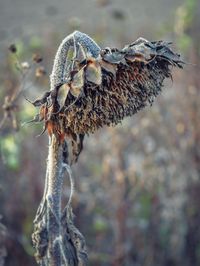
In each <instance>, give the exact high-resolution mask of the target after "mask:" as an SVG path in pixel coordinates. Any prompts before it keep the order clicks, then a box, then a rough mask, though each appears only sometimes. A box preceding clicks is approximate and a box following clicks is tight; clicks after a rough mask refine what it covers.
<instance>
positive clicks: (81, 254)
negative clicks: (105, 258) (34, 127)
mask: <svg viewBox="0 0 200 266" xmlns="http://www.w3.org/2000/svg"><path fill="white" fill-rule="evenodd" d="M66 170H67V172H69V176H70V180H72V174H71V169H70V166H69V165H68V164H67V152H66V143H65V142H64V143H62V144H61V143H59V141H58V139H57V138H56V137H55V135H52V137H51V139H50V144H49V155H48V162H47V174H46V184H45V189H44V196H43V199H42V201H41V204H40V206H39V208H38V211H37V214H36V218H35V220H34V233H33V235H32V239H33V244H34V247H35V248H36V259H37V262H38V263H39V264H40V265H70V266H71V265H73V266H75V265H85V263H86V260H87V253H86V248H85V240H84V238H83V236H82V234H81V233H80V232H79V230H78V229H77V228H76V227H75V226H74V224H73V214H72V209H71V197H72V195H70V198H69V201H68V204H67V206H66V208H65V209H64V210H63V211H62V209H61V196H62V187H63V175H64V172H65V171H66ZM72 184H73V183H72Z"/></svg>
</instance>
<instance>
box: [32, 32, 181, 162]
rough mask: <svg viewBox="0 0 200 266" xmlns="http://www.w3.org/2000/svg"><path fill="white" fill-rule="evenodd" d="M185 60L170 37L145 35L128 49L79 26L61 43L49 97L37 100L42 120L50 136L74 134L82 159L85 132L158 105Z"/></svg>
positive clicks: (73, 141)
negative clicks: (105, 44) (101, 41)
mask: <svg viewBox="0 0 200 266" xmlns="http://www.w3.org/2000/svg"><path fill="white" fill-rule="evenodd" d="M182 65H183V61H181V59H180V55H178V54H176V53H174V52H173V51H172V50H171V49H170V43H167V42H163V41H155V42H149V41H147V40H145V39H143V38H139V39H138V40H136V41H135V42H133V43H131V44H129V45H127V46H125V47H124V48H123V49H117V48H105V49H101V48H100V47H99V46H98V45H97V44H96V43H95V42H94V41H93V40H92V39H91V38H90V37H89V36H87V35H86V34H84V33H81V32H78V31H76V32H74V33H73V34H71V35H69V36H68V37H66V38H65V39H64V40H63V42H62V43H61V45H60V47H59V48H58V51H57V54H56V57H55V61H54V66H53V71H52V74H51V91H50V93H49V94H48V97H47V96H44V97H42V99H40V100H37V101H36V102H37V106H38V103H40V105H41V106H40V119H43V120H44V123H45V130H46V129H47V130H48V133H49V134H50V135H51V134H55V135H56V136H57V137H58V138H59V139H60V140H61V141H62V140H63V139H64V138H68V139H69V138H70V139H71V141H72V146H73V147H74V156H75V157H76V158H75V160H77V157H78V155H79V153H80V147H81V149H82V143H81V142H82V140H83V137H81V138H80V136H84V135H85V134H88V133H93V132H95V131H96V130H97V129H99V128H101V127H103V126H104V125H107V126H112V125H116V124H118V123H119V122H121V121H122V119H123V118H124V117H127V116H132V115H133V114H135V113H137V112H138V111H139V110H140V109H142V108H144V107H145V106H147V105H148V104H152V102H153V101H154V98H155V97H156V96H157V95H158V94H159V93H160V91H161V89H162V86H163V81H164V79H165V78H171V71H172V67H173V66H175V67H179V68H182ZM46 95H47V94H46ZM36 102H35V103H36ZM33 104H34V103H33Z"/></svg>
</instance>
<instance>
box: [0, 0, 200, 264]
mask: <svg viewBox="0 0 200 266" xmlns="http://www.w3.org/2000/svg"><path fill="white" fill-rule="evenodd" d="M76 29H78V30H80V31H83V32H85V33H87V34H89V35H90V36H92V37H93V38H94V39H95V40H96V41H97V42H98V43H99V44H100V45H101V46H102V47H106V46H110V47H112V46H113V47H118V48H120V47H123V46H124V45H125V44H127V43H130V42H132V41H134V40H136V39H137V38H138V37H140V36H142V37H144V38H146V39H148V40H158V39H163V40H168V41H172V42H173V43H174V44H173V47H174V49H176V50H177V51H179V52H180V53H181V54H182V55H183V58H184V60H185V61H186V62H189V63H190V64H187V65H186V66H185V67H184V70H183V71H182V70H174V78H173V82H172V81H168V82H167V83H166V84H165V89H164V91H163V93H162V95H160V96H159V97H158V98H157V99H156V100H155V103H154V104H153V106H152V107H147V108H146V109H144V110H142V111H140V112H139V113H138V114H136V115H135V116H133V117H131V118H127V119H125V120H124V121H123V123H122V124H121V125H118V126H117V127H115V128H104V129H102V130H100V131H99V132H97V133H96V134H94V135H91V136H90V137H87V138H86V141H85V145H84V151H83V153H82V154H81V156H80V159H79V162H78V164H76V165H75V166H74V167H73V174H74V177H75V183H76V192H75V195H74V199H73V208H74V213H75V215H76V217H75V224H76V225H77V227H78V228H79V229H80V230H81V232H82V233H83V235H84V236H85V238H86V241H87V246H88V253H89V258H90V262H89V265H95V266H98V265H99V266H108V265H113V266H120V265H123V266H131V265H134V266H179V265H181V266H190V265H192V266H196V265H200V226H199V225H200V123H199V121H200V90H199V89H200V88H199V86H200V85H199V84H200V75H199V74H200V63H199V62H200V2H199V1H198V0H159V1H156V0H148V1H144V0H140V1H136V0H123V1H122V0H85V1H81V0H74V1H69V0H60V1H55V0H35V1H31V0H0V119H3V117H4V115H5V112H3V108H2V106H3V104H4V101H5V97H6V96H9V95H10V96H9V97H11V96H12V95H14V93H15V92H16V91H18V90H19V89H20V88H21V87H22V88H25V89H26V90H25V94H26V96H27V97H28V98H29V99H31V100H34V99H35V98H37V97H39V96H41V95H42V94H43V92H44V91H46V90H47V89H48V88H49V75H50V73H51V69H52V64H53V58H54V55H55V52H56V50H57V48H58V45H59V44H60V42H61V40H62V39H63V38H64V37H65V36H66V35H68V34H69V33H71V32H72V31H73V30H76ZM13 43H14V44H15V45H16V48H17V60H18V63H16V62H17V61H16V55H15V53H14V51H11V52H10V51H9V50H8V47H9V46H10V45H11V44H13ZM11 50H12V49H11ZM35 53H39V54H40V55H41V56H42V58H43V60H42V62H40V63H37V62H35V63H33V61H34V60H33V59H32V56H33V54H35ZM19 62H22V64H21V63H20V64H21V65H20V67H21V68H22V70H23V73H24V72H26V71H27V73H26V75H25V77H24V75H23V73H22V75H21V73H20V70H19V69H18V70H17V68H19ZM16 64H17V65H16ZM35 114H36V110H35V109H34V108H33V106H32V105H31V104H29V103H28V102H27V101H26V100H25V99H24V97H23V96H22V95H21V97H19V99H18V101H17V106H16V108H15V113H14V114H12V117H11V118H10V119H6V120H5V123H4V124H3V125H2V126H1V129H0V214H1V215H2V218H1V221H0V257H2V261H3V256H4V255H5V254H7V256H6V258H5V265H6V266H24V265H27V266H32V265H36V262H35V259H34V257H33V254H34V250H33V248H32V245H31V233H32V230H33V224H32V221H33V218H34V216H35V213H36V210H37V207H38V204H39V202H40V200H41V197H42V192H43V187H44V177H45V167H46V156H47V144H48V143H47V142H48V138H47V135H46V134H44V135H42V136H41V137H36V136H37V135H38V134H39V133H40V132H41V130H42V125H40V124H39V125H38V124H37V125H27V126H21V124H22V123H23V122H25V121H27V120H30V119H32V118H33V117H34V115H35ZM15 116H16V118H15ZM1 121H2V120H1ZM63 190H64V197H65V201H66V202H67V198H68V196H69V184H68V182H67V181H66V184H65V186H64V188H63ZM5 227H6V228H5ZM1 263H2V264H3V262H1V259H0V265H1Z"/></svg>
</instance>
